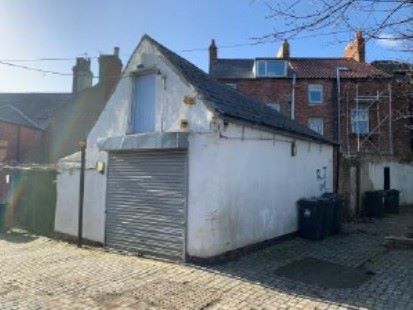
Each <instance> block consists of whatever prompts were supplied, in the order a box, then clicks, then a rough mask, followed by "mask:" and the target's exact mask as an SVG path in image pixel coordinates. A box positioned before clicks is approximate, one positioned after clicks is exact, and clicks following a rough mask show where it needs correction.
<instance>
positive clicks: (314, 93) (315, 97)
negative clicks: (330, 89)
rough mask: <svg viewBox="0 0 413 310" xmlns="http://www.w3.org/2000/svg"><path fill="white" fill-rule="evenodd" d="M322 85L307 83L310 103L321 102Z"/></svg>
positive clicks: (322, 95)
mask: <svg viewBox="0 0 413 310" xmlns="http://www.w3.org/2000/svg"><path fill="white" fill-rule="evenodd" d="M323 97H324V94H323V85H319V84H310V85H308V102H309V103H310V104H321V103H323Z"/></svg>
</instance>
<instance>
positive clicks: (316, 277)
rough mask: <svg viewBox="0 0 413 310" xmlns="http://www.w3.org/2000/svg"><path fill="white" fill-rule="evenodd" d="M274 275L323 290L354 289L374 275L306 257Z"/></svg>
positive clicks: (358, 269)
mask: <svg viewBox="0 0 413 310" xmlns="http://www.w3.org/2000/svg"><path fill="white" fill-rule="evenodd" d="M275 275H277V276H281V277H285V278H288V279H291V280H294V281H298V282H302V283H306V284H311V285H317V286H320V287H323V288H355V287H359V286H360V285H361V284H363V283H364V282H366V281H368V280H369V279H370V278H371V277H372V276H373V275H374V273H373V272H371V271H368V270H366V269H364V268H351V267H347V266H343V265H340V264H335V263H330V262H326V261H323V260H320V259H317V258H313V257H306V258H303V259H301V260H298V261H295V262H292V263H290V264H288V265H285V266H283V267H280V268H278V269H277V270H275Z"/></svg>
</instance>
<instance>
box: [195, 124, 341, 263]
mask: <svg viewBox="0 0 413 310" xmlns="http://www.w3.org/2000/svg"><path fill="white" fill-rule="evenodd" d="M223 134H224V135H225V136H228V137H233V138H236V139H225V138H220V137H219V136H218V134H216V133H214V134H204V135H195V134H193V135H191V136H190V145H189V185H188V188H189V197H188V233H187V236H188V237H187V238H188V240H187V251H188V254H189V255H191V256H196V257H210V256H214V255H219V254H221V253H224V252H226V251H229V250H232V249H236V248H239V247H243V246H246V245H250V244H254V243H256V242H260V241H264V240H268V239H271V238H274V237H277V236H282V235H285V234H288V233H292V232H294V231H296V230H297V206H296V202H297V200H298V199H300V198H303V197H310V196H317V195H320V194H322V193H323V192H325V191H332V190H333V148H332V146H329V145H325V144H323V145H321V144H318V143H314V142H306V141H303V140H296V144H297V155H296V156H294V157H292V156H291V143H290V141H292V139H290V138H287V137H285V136H282V135H276V136H274V135H272V134H269V133H265V132H262V131H257V130H253V129H248V128H245V131H244V140H241V139H237V138H240V137H241V136H242V129H241V127H240V126H235V125H230V126H229V127H228V128H227V130H226V131H225V132H223ZM259 139H270V140H259ZM271 139H274V140H271ZM324 171H325V175H324ZM317 175H318V176H317Z"/></svg>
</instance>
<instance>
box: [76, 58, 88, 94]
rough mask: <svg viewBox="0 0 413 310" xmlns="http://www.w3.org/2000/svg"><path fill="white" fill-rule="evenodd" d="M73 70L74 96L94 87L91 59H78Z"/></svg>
mask: <svg viewBox="0 0 413 310" xmlns="http://www.w3.org/2000/svg"><path fill="white" fill-rule="evenodd" d="M72 70H73V85H72V92H73V93H74V94H76V93H78V92H80V91H82V90H84V89H85V88H89V87H92V79H93V74H92V71H90V59H88V58H83V57H78V58H76V64H75V66H74V67H73V68H72Z"/></svg>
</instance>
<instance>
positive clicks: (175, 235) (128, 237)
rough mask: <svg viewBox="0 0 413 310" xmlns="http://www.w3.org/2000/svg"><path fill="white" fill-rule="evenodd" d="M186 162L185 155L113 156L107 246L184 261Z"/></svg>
mask: <svg viewBox="0 0 413 310" xmlns="http://www.w3.org/2000/svg"><path fill="white" fill-rule="evenodd" d="M185 163H186V160H185V152H182V151H156V152H133V153H129V152H128V153H112V154H110V156H109V164H108V188H107V202H106V228H105V239H106V240H105V243H106V246H107V247H110V248H115V249H120V250H126V251H131V252H135V253H143V254H145V253H147V254H153V255H158V256H166V257H170V258H179V259H181V258H183V255H184V242H185V241H184V240H185V198H186V169H185Z"/></svg>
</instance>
